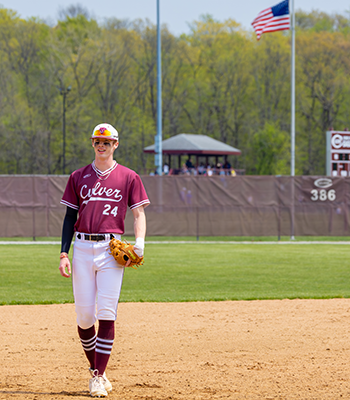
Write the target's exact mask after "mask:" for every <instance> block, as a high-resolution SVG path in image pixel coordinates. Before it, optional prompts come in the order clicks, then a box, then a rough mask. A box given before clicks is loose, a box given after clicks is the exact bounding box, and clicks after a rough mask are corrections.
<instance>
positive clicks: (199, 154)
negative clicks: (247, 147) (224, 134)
mask: <svg viewBox="0 0 350 400" xmlns="http://www.w3.org/2000/svg"><path fill="white" fill-rule="evenodd" d="M162 149H163V155H165V156H168V165H169V168H170V169H171V168H176V167H175V166H174V165H172V156H173V157H174V156H175V157H177V159H178V161H177V163H178V168H179V169H181V157H182V156H187V158H188V159H192V158H193V157H195V158H196V162H195V165H196V166H198V165H199V163H200V162H201V161H200V158H205V165H208V164H209V158H210V157H214V158H215V165H217V164H218V162H219V157H223V163H225V162H226V161H227V156H229V155H236V156H237V155H240V154H241V151H240V150H238V149H236V148H235V147H232V146H230V145H228V144H226V143H223V142H220V141H219V140H216V139H213V138H211V137H210V136H206V135H196V134H190V133H180V134H178V135H175V136H172V137H171V138H169V139H166V140H163V142H162ZM143 151H144V152H145V153H150V154H152V153H153V154H154V152H155V145H154V144H153V145H151V146H147V147H145V148H144V149H143Z"/></svg>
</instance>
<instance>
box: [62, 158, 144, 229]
mask: <svg viewBox="0 0 350 400" xmlns="http://www.w3.org/2000/svg"><path fill="white" fill-rule="evenodd" d="M149 203H150V201H149V200H148V197H147V193H146V191H145V188H144V186H143V184H142V181H141V178H140V177H139V176H138V175H137V174H136V172H134V171H132V170H131V169H129V168H126V167H123V166H122V165H119V164H117V163H115V164H114V165H113V167H111V168H110V169H109V170H107V171H104V172H101V171H99V170H98V169H97V168H96V166H95V164H94V162H93V163H92V164H89V165H87V166H86V167H83V168H80V169H78V170H76V171H74V172H73V173H72V174H71V176H70V177H69V179H68V182H67V186H66V190H65V191H64V194H63V197H62V200H61V204H64V205H66V206H68V207H71V208H73V209H74V210H78V212H79V215H78V220H77V222H76V224H75V226H74V230H75V231H76V232H83V233H119V234H121V235H122V234H123V233H124V219H125V214H126V211H127V207H130V209H131V210H133V209H134V208H137V207H140V206H147V205H148V204H149Z"/></svg>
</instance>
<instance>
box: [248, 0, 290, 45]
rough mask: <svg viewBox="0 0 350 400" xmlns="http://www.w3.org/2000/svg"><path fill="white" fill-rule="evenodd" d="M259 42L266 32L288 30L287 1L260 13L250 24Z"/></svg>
mask: <svg viewBox="0 0 350 400" xmlns="http://www.w3.org/2000/svg"><path fill="white" fill-rule="evenodd" d="M252 25H253V28H254V29H255V32H256V37H257V39H258V40H259V39H260V36H261V35H262V34H263V33H266V32H275V31H284V30H286V29H289V28H290V21H289V5H288V0H284V1H282V3H279V4H277V5H275V6H273V7H270V8H266V9H265V10H263V11H261V12H260V13H259V14H258V16H257V17H256V18H255V20H254V21H253V22H252Z"/></svg>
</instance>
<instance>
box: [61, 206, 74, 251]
mask: <svg viewBox="0 0 350 400" xmlns="http://www.w3.org/2000/svg"><path fill="white" fill-rule="evenodd" d="M77 218H78V211H77V210H74V209H73V208H70V207H67V212H66V216H65V217H64V220H63V228H62V241H61V253H62V252H64V253H67V254H68V252H69V248H70V245H71V243H72V239H73V235H74V224H75V223H76V222H77Z"/></svg>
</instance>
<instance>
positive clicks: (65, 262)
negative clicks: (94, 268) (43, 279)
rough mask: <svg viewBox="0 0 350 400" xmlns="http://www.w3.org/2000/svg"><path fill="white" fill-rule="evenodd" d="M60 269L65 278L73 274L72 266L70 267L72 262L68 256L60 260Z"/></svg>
mask: <svg viewBox="0 0 350 400" xmlns="http://www.w3.org/2000/svg"><path fill="white" fill-rule="evenodd" d="M58 269H59V270H60V274H61V275H62V276H63V277H64V278H69V277H70V275H71V272H72V271H71V267H70V262H69V259H68V258H62V259H61V260H60V266H59V268H58Z"/></svg>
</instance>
